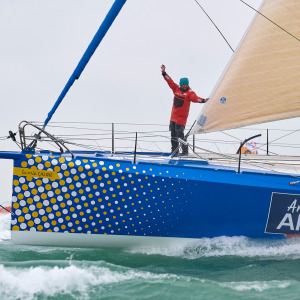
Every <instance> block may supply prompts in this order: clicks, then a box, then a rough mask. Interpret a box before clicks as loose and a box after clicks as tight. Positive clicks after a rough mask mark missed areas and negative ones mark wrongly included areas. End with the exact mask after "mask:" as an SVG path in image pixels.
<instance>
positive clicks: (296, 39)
mask: <svg viewBox="0 0 300 300" xmlns="http://www.w3.org/2000/svg"><path fill="white" fill-rule="evenodd" d="M240 1H241V2H243V3H244V4H246V5H247V6H249V7H250V8H252V9H253V10H254V11H256V12H257V13H258V14H260V15H261V16H263V17H264V18H265V19H267V20H268V21H270V22H271V23H273V24H274V25H276V26H277V27H278V28H280V29H281V30H283V31H284V32H286V33H287V34H289V35H290V36H292V37H293V38H294V39H296V40H297V41H299V42H300V39H298V38H297V37H296V36H294V35H293V34H291V33H290V32H288V31H287V30H285V29H284V28H282V27H281V26H279V25H278V24H276V23H275V22H273V21H272V20H271V19H269V18H268V17H266V16H265V15H263V14H262V13H261V12H259V11H258V10H257V9H255V8H254V7H252V6H251V5H249V4H248V3H246V2H244V1H243V0H240Z"/></svg>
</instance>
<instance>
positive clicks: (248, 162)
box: [195, 146, 299, 178]
mask: <svg viewBox="0 0 300 300" xmlns="http://www.w3.org/2000/svg"><path fill="white" fill-rule="evenodd" d="M195 148H197V149H200V150H204V151H206V152H208V153H212V154H216V155H219V156H220V157H223V158H227V159H231V160H233V161H238V158H235V157H232V156H229V155H225V154H221V153H217V152H214V151H211V150H208V149H204V148H201V147H198V146H195ZM242 162H243V163H244V164H245V165H249V166H254V167H257V168H260V169H263V170H267V171H272V172H274V173H278V174H282V173H281V172H279V171H276V170H274V169H271V168H267V167H263V166H259V165H257V164H254V162H251V161H250V160H248V159H243V160H242ZM258 163H259V164H261V165H266V163H263V162H258ZM222 167H224V166H223V165H222ZM291 176H292V177H294V178H299V176H296V175H291Z"/></svg>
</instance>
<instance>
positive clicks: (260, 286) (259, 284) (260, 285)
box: [219, 280, 292, 292]
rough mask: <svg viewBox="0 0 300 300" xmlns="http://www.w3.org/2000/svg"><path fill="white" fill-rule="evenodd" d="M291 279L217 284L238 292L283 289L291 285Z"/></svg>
mask: <svg viewBox="0 0 300 300" xmlns="http://www.w3.org/2000/svg"><path fill="white" fill-rule="evenodd" d="M291 284H292V282H291V281H278V280H272V281H250V282H246V281H245V282H223V283H220V284H219V285H220V286H221V287H226V288H230V289H233V290H236V291H239V292H243V291H257V292H263V291H265V290H270V289H285V288H288V287H289V286H291Z"/></svg>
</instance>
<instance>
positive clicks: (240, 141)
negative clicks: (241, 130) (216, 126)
mask: <svg viewBox="0 0 300 300" xmlns="http://www.w3.org/2000/svg"><path fill="white" fill-rule="evenodd" d="M221 132H222V133H223V134H225V135H228V136H230V137H232V138H234V139H236V140H238V141H239V142H241V141H242V140H241V139H239V138H237V137H235V136H233V135H230V134H229V133H226V132H224V131H221Z"/></svg>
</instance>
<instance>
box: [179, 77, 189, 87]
mask: <svg viewBox="0 0 300 300" xmlns="http://www.w3.org/2000/svg"><path fill="white" fill-rule="evenodd" d="M184 84H187V85H189V80H188V79H187V78H181V79H180V81H179V85H180V86H182V85H184Z"/></svg>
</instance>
